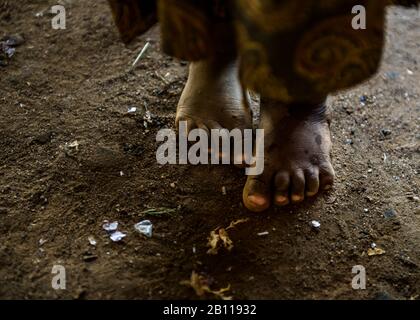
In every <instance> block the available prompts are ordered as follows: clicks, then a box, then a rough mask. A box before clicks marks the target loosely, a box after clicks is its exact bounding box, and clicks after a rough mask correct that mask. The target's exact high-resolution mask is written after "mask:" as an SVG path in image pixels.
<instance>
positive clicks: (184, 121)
mask: <svg viewBox="0 0 420 320" xmlns="http://www.w3.org/2000/svg"><path fill="white" fill-rule="evenodd" d="M196 128H197V123H196V122H195V121H194V120H193V119H191V118H188V117H180V118H177V119H176V129H177V130H178V132H179V133H182V134H183V135H185V136H188V134H189V133H190V131H191V130H193V129H196Z"/></svg>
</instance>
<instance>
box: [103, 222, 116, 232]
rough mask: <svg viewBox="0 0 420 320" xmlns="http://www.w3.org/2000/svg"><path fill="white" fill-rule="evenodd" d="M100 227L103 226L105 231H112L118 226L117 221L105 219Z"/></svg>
mask: <svg viewBox="0 0 420 320" xmlns="http://www.w3.org/2000/svg"><path fill="white" fill-rule="evenodd" d="M102 228H104V230H105V231H108V232H114V231H116V230H117V228H118V221H114V222H108V221H105V223H104V224H103V225H102Z"/></svg>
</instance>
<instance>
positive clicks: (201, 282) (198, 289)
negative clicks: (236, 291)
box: [181, 271, 232, 300]
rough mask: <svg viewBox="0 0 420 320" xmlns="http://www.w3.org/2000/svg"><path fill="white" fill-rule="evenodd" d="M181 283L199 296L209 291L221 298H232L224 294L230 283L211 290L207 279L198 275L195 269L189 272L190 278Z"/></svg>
mask: <svg viewBox="0 0 420 320" xmlns="http://www.w3.org/2000/svg"><path fill="white" fill-rule="evenodd" d="M181 284H182V285H186V286H190V287H191V288H193V289H194V291H195V293H196V294H197V296H199V297H202V296H204V295H205V294H206V293H210V294H213V295H215V296H216V297H218V298H220V299H222V300H232V297H228V296H225V295H224V293H225V292H227V291H229V290H230V285H228V286H227V287H226V288H222V289H220V290H211V289H210V287H209V281H208V280H207V279H206V278H205V277H204V276H203V275H199V274H198V273H197V272H195V271H193V272H192V273H191V278H190V280H184V281H181Z"/></svg>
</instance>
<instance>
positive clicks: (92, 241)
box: [88, 236, 96, 246]
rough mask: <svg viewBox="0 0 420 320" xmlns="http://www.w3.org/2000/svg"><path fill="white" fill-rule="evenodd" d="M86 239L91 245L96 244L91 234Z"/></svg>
mask: <svg viewBox="0 0 420 320" xmlns="http://www.w3.org/2000/svg"><path fill="white" fill-rule="evenodd" d="M88 241H89V243H90V245H91V246H96V240H95V238H94V237H92V236H90V237H88Z"/></svg>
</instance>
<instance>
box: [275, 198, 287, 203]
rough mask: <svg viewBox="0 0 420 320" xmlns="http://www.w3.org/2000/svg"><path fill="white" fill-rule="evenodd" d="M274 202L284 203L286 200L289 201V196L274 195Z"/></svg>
mask: <svg viewBox="0 0 420 320" xmlns="http://www.w3.org/2000/svg"><path fill="white" fill-rule="evenodd" d="M276 202H277V203H280V204H286V203H287V202H289V198H287V197H285V196H276Z"/></svg>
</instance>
